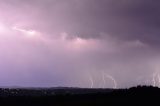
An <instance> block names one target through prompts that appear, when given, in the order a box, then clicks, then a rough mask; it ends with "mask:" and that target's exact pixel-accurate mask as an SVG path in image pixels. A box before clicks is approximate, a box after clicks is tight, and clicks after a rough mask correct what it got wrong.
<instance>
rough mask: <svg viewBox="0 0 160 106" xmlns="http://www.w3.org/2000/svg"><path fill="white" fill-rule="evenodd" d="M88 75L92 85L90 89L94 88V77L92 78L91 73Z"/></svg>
mask: <svg viewBox="0 0 160 106" xmlns="http://www.w3.org/2000/svg"><path fill="white" fill-rule="evenodd" d="M88 75H89V81H90V83H91V85H90V88H93V86H94V81H93V77H92V75H91V74H90V73H89V74H88Z"/></svg>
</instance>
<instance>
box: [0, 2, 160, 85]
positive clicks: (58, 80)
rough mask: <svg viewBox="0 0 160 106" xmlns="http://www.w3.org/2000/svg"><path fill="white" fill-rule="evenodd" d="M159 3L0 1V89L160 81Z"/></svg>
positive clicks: (151, 83) (155, 82)
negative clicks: (4, 87)
mask: <svg viewBox="0 0 160 106" xmlns="http://www.w3.org/2000/svg"><path fill="white" fill-rule="evenodd" d="M159 46H160V1H158V0H0V86H24V87H57V86H67V87H87V88H90V87H91V88H125V87H131V86H136V85H139V84H143V85H153V86H160V48H159Z"/></svg>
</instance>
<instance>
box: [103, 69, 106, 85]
mask: <svg viewBox="0 0 160 106" xmlns="http://www.w3.org/2000/svg"><path fill="white" fill-rule="evenodd" d="M102 80H103V85H102V88H104V87H105V84H106V80H105V74H104V72H102Z"/></svg>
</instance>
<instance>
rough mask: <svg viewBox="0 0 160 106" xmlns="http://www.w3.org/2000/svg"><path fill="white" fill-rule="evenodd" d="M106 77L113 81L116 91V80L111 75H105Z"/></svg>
mask: <svg viewBox="0 0 160 106" xmlns="http://www.w3.org/2000/svg"><path fill="white" fill-rule="evenodd" d="M104 76H105V77H106V78H108V79H110V80H112V81H113V84H114V86H113V88H114V89H116V88H117V82H116V80H115V79H114V78H113V77H112V76H111V75H109V74H106V73H104Z"/></svg>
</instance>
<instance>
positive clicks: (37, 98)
mask: <svg viewBox="0 0 160 106" xmlns="http://www.w3.org/2000/svg"><path fill="white" fill-rule="evenodd" d="M157 103H158V104H160V89H159V88H157V87H151V86H149V87H146V86H143V87H142V86H138V87H133V88H130V89H116V90H113V89H80V88H12V89H11V88H10V89H9V88H1V89H0V106H4V105H9V106H13V105H15V106H110V105H118V106H120V105H123V106H124V105H128V106H129V105H144V104H150V105H152V106H154V105H157Z"/></svg>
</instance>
